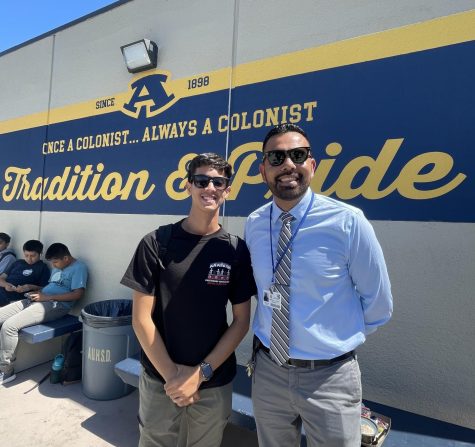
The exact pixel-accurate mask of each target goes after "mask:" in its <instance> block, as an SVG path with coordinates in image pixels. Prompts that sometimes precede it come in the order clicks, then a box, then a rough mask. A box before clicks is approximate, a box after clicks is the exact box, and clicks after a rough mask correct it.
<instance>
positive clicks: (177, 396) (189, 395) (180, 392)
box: [164, 364, 201, 407]
mask: <svg viewBox="0 0 475 447" xmlns="http://www.w3.org/2000/svg"><path fill="white" fill-rule="evenodd" d="M176 366H177V374H176V375H175V376H174V377H172V378H171V379H170V380H168V381H167V383H166V384H165V386H164V389H165V392H166V394H167V396H168V397H170V399H171V400H172V401H173V402H174V403H175V404H176V405H178V406H179V407H186V406H188V405H191V404H194V403H195V402H198V400H199V399H200V396H199V393H198V388H199V387H200V385H201V375H200V368H199V366H186V365H179V364H177V365H176Z"/></svg>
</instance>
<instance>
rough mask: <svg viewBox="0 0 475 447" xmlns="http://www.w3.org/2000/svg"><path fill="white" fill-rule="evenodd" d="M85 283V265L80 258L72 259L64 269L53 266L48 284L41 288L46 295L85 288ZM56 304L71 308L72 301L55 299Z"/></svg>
mask: <svg viewBox="0 0 475 447" xmlns="http://www.w3.org/2000/svg"><path fill="white" fill-rule="evenodd" d="M86 283H87V267H86V264H84V262H82V261H80V260H76V261H74V262H73V263H72V264H70V265H68V266H67V267H65V268H64V269H57V268H53V270H52V272H51V276H50V279H49V282H48V285H47V286H45V287H44V288H43V290H42V292H43V293H45V294H46V295H61V294H63V293H69V292H72V291H73V290H76V289H81V288H83V289H85V288H86ZM57 303H58V305H61V306H63V307H66V308H72V307H73V305H74V301H57Z"/></svg>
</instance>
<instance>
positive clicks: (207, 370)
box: [200, 362, 213, 381]
mask: <svg viewBox="0 0 475 447" xmlns="http://www.w3.org/2000/svg"><path fill="white" fill-rule="evenodd" d="M200 368H201V373H202V374H203V378H204V380H205V381H207V380H209V379H211V377H213V368H211V365H210V364H209V363H206V362H203V363H201V364H200Z"/></svg>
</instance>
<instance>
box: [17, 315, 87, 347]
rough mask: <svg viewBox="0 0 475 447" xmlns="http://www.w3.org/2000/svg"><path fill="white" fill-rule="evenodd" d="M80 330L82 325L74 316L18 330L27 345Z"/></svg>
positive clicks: (66, 316)
mask: <svg viewBox="0 0 475 447" xmlns="http://www.w3.org/2000/svg"><path fill="white" fill-rule="evenodd" d="M80 329H82V323H81V322H80V321H79V319H78V317H76V316H74V315H65V316H64V317H61V318H59V319H57V320H53V321H49V322H48V323H40V324H35V325H34V326H28V327H25V328H23V329H21V330H20V332H19V336H20V338H21V339H22V340H24V341H26V342H27V343H30V344H34V343H40V342H42V341H46V340H51V339H53V338H56V337H60V336H61V335H66V334H70V333H71V332H75V331H78V330H80Z"/></svg>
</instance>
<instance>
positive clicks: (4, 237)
mask: <svg viewBox="0 0 475 447" xmlns="http://www.w3.org/2000/svg"><path fill="white" fill-rule="evenodd" d="M0 240H2V241H3V242H5V243H6V244H9V243H10V241H11V240H12V239H11V237H10V236H9V235H8V234H7V233H0Z"/></svg>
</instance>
